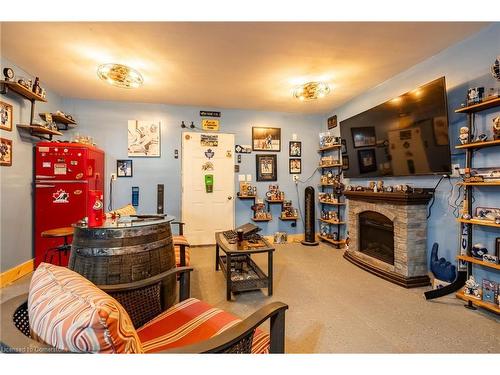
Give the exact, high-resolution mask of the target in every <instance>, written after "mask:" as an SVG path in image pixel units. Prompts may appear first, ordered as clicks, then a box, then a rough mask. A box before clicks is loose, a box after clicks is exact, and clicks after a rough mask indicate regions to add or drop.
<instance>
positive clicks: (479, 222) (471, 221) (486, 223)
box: [457, 219, 500, 228]
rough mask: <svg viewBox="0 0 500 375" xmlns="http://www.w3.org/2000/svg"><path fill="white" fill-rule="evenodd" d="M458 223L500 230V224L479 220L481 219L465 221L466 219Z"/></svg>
mask: <svg viewBox="0 0 500 375" xmlns="http://www.w3.org/2000/svg"><path fill="white" fill-rule="evenodd" d="M457 221H459V222H461V223H464V224H472V225H483V226H485V227H494V228H500V224H495V222H493V221H490V220H479V219H470V220H465V219H457Z"/></svg>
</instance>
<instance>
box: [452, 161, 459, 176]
mask: <svg viewBox="0 0 500 375" xmlns="http://www.w3.org/2000/svg"><path fill="white" fill-rule="evenodd" d="M459 170H460V164H458V163H457V164H452V165H451V177H457V178H458V177H460V174H459Z"/></svg>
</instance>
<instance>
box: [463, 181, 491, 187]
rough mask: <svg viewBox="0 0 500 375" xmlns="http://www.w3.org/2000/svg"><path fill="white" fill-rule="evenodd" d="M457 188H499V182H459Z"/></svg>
mask: <svg viewBox="0 0 500 375" xmlns="http://www.w3.org/2000/svg"><path fill="white" fill-rule="evenodd" d="M457 185H459V186H500V181H492V182H459V183H458V184H457Z"/></svg>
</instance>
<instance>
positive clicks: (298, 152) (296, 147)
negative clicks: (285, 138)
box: [288, 141, 302, 158]
mask: <svg viewBox="0 0 500 375" xmlns="http://www.w3.org/2000/svg"><path fill="white" fill-rule="evenodd" d="M288 156H294V157H299V158H300V157H301V156H302V142H298V141H291V142H289V144H288Z"/></svg>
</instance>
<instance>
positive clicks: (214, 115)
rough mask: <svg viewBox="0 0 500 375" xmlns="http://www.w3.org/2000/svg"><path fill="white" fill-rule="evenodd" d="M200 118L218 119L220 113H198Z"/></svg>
mask: <svg viewBox="0 0 500 375" xmlns="http://www.w3.org/2000/svg"><path fill="white" fill-rule="evenodd" d="M200 117H220V112H216V111H200Z"/></svg>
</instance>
